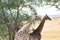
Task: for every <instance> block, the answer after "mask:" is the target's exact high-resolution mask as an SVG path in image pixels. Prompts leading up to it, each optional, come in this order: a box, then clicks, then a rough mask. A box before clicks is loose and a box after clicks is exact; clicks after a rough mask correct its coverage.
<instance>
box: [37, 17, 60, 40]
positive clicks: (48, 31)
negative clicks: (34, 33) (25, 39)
mask: <svg viewBox="0 0 60 40" xmlns="http://www.w3.org/2000/svg"><path fill="white" fill-rule="evenodd" d="M38 24H39V23H38V22H37V24H36V26H37V25H38ZM41 35H42V38H41V40H60V18H52V20H51V21H50V20H46V22H45V24H44V27H43V30H42V32H41Z"/></svg>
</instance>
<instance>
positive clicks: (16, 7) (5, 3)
mask: <svg viewBox="0 0 60 40" xmlns="http://www.w3.org/2000/svg"><path fill="white" fill-rule="evenodd" d="M58 2H59V0H0V30H1V31H0V32H1V34H0V35H1V36H2V38H3V40H5V39H6V38H7V39H6V40H8V39H9V40H14V35H15V30H14V27H13V26H12V25H11V24H10V23H9V22H10V21H11V20H12V21H13V20H14V22H15V23H16V26H22V23H21V22H22V21H24V20H28V18H29V17H30V16H29V15H27V14H25V13H26V12H24V11H23V10H22V9H23V8H29V9H30V10H31V11H30V10H29V11H30V12H36V9H35V8H36V6H38V7H41V6H45V5H51V6H55V7H56V8H59V6H58V4H56V3H58ZM38 18H39V17H38ZM3 29H4V30H3ZM2 34H4V35H2ZM8 36H9V37H8Z"/></svg>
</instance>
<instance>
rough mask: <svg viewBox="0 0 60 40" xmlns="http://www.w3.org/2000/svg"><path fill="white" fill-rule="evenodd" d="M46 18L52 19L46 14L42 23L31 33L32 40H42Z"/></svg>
mask: <svg viewBox="0 0 60 40" xmlns="http://www.w3.org/2000/svg"><path fill="white" fill-rule="evenodd" d="M45 20H51V18H49V17H48V16H47V15H45V16H44V17H43V19H42V21H41V23H40V24H39V26H38V27H37V29H36V30H34V31H33V33H31V34H30V40H40V39H41V34H40V33H41V31H42V29H43V26H44V23H45Z"/></svg>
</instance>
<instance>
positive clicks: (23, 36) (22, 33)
mask: <svg viewBox="0 0 60 40" xmlns="http://www.w3.org/2000/svg"><path fill="white" fill-rule="evenodd" d="M36 16H37V13H34V14H33V15H32V16H31V18H30V19H29V20H28V22H27V23H26V24H25V25H24V26H23V27H22V28H21V29H19V30H18V31H17V32H16V35H15V39H14V40H29V33H28V30H29V27H30V25H31V24H32V22H33V21H34V20H35V18H36Z"/></svg>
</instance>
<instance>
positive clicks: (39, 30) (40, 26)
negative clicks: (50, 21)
mask: <svg viewBox="0 0 60 40" xmlns="http://www.w3.org/2000/svg"><path fill="white" fill-rule="evenodd" d="M45 20H46V19H45V18H43V19H42V21H41V23H40V24H39V26H38V28H37V29H36V30H35V32H36V33H40V32H41V31H42V29H43V26H44V23H45Z"/></svg>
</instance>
